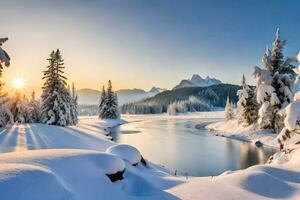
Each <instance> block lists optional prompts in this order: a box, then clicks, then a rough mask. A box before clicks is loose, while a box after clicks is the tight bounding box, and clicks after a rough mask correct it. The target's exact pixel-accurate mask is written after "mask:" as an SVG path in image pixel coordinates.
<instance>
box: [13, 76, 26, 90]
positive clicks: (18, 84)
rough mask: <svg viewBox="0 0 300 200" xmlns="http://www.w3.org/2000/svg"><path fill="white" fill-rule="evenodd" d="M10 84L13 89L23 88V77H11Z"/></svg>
mask: <svg viewBox="0 0 300 200" xmlns="http://www.w3.org/2000/svg"><path fill="white" fill-rule="evenodd" d="M12 85H13V87H14V88H15V89H22V88H24V85H25V81H24V79H23V78H20V77H16V78H14V79H13V81H12Z"/></svg>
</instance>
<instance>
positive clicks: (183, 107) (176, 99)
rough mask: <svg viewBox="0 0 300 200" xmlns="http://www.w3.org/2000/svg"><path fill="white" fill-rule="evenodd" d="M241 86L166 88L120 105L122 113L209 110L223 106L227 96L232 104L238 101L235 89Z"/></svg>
mask: <svg viewBox="0 0 300 200" xmlns="http://www.w3.org/2000/svg"><path fill="white" fill-rule="evenodd" d="M240 88H241V87H240V86H238V85H232V84H218V85H212V86H208V87H185V88H178V89H174V90H168V91H164V92H161V93H159V94H157V95H156V96H154V97H151V98H147V99H145V100H142V101H138V102H134V103H128V104H125V105H123V106H121V108H120V109H121V113H123V114H156V113H165V112H170V109H172V113H173V112H174V111H175V112H195V111H210V110H214V109H215V108H218V107H222V108H224V107H225V104H226V99H227V97H229V99H230V101H231V102H233V103H234V104H235V103H236V102H237V101H238V96H237V91H238V90H239V89H240Z"/></svg>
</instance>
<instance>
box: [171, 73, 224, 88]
mask: <svg viewBox="0 0 300 200" xmlns="http://www.w3.org/2000/svg"><path fill="white" fill-rule="evenodd" d="M217 84H222V82H221V81H220V80H218V79H215V78H210V77H209V76H207V77H206V78H202V77H201V76H199V75H198V74H194V75H193V76H192V78H191V79H184V80H182V81H180V83H179V84H178V85H176V86H175V87H174V88H173V89H178V88H184V87H208V86H211V85H217Z"/></svg>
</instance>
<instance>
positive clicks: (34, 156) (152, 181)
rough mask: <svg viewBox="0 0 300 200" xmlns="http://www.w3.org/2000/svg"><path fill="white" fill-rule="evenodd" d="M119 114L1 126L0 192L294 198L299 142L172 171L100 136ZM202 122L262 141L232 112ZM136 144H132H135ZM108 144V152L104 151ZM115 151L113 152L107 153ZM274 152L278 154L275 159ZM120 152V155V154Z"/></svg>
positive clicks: (8, 195)
mask: <svg viewBox="0 0 300 200" xmlns="http://www.w3.org/2000/svg"><path fill="white" fill-rule="evenodd" d="M222 116H223V112H214V113H193V114H187V115H178V116H167V115H150V116H145V115H138V116H137V115H134V116H131V115H126V116H123V118H124V119H126V121H128V122H131V121H136V120H147V119H151V118H180V119H189V118H198V119H199V123H201V121H205V120H206V119H209V120H207V121H215V120H219V119H220V118H221V117H222ZM126 121H124V120H99V119H97V118H95V117H82V118H80V121H79V124H78V125H77V126H71V127H59V126H49V125H45V124H15V125H13V126H12V127H11V128H8V129H7V130H5V131H2V132H1V133H0V144H1V145H0V152H4V153H0V196H1V200H2V199H4V200H6V199H8V200H9V199H14V200H18V199H30V200H39V199H45V200H52V199H53V200H54V199H55V200H57V199H70V200H85V199H89V200H96V199H99V198H101V199H149V200H150V199H153V200H154V199H155V200H156V199H166V200H175V199H212V200H219V199H226V200H227V199H228V200H232V199H291V200H296V199H299V195H300V183H299V177H300V172H299V168H300V150H299V149H295V150H294V151H292V152H290V153H288V154H287V153H286V154H282V155H281V156H274V157H275V158H274V159H273V161H272V163H271V164H265V165H256V166H253V167H250V168H247V169H245V170H238V171H228V172H224V173H222V174H221V175H219V176H215V177H197V178H196V177H195V178H189V179H188V180H186V179H185V177H180V176H179V177H174V176H172V175H171V174H170V173H169V172H168V170H167V169H165V168H163V167H160V166H158V165H156V164H153V163H151V161H149V162H148V164H147V166H144V165H137V166H132V164H133V163H135V161H137V160H138V158H140V157H139V156H140V153H139V152H138V150H136V149H135V148H133V147H130V146H127V145H118V144H116V143H114V142H112V141H110V137H109V136H106V135H107V133H108V132H109V129H110V128H111V127H113V126H116V125H119V124H123V123H126ZM208 127H211V128H212V127H214V128H215V129H219V131H223V134H225V135H226V136H229V137H230V136H233V135H231V134H230V131H231V132H233V133H235V134H237V135H236V137H241V138H244V139H254V138H256V139H259V140H260V141H261V142H263V143H267V144H269V143H270V142H271V141H273V140H274V137H275V136H276V135H275V134H272V135H274V136H271V134H270V133H267V132H263V133H259V132H258V131H257V130H256V127H250V128H242V127H239V126H237V120H235V119H233V120H229V121H228V122H226V124H225V123H223V122H215V123H212V124H210V125H208ZM135 150H136V151H135ZM107 152H109V153H107ZM113 154H115V155H113ZM279 158H280V159H279ZM123 160H124V161H123ZM124 169H125V172H124V175H123V177H124V179H123V180H119V181H116V182H111V181H110V179H109V178H108V176H107V174H109V173H116V172H119V171H122V170H124Z"/></svg>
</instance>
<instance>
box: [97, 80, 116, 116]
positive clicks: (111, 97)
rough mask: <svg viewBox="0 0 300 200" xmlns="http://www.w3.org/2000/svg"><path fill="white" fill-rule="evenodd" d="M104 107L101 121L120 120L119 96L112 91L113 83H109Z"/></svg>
mask: <svg viewBox="0 0 300 200" xmlns="http://www.w3.org/2000/svg"><path fill="white" fill-rule="evenodd" d="M105 96H106V97H105V101H104V105H103V106H102V109H101V113H100V117H101V119H117V118H119V110H118V99H117V95H116V94H115V93H114V91H113V90H112V84H111V81H110V80H109V81H108V85H107V92H106V95H105Z"/></svg>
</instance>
